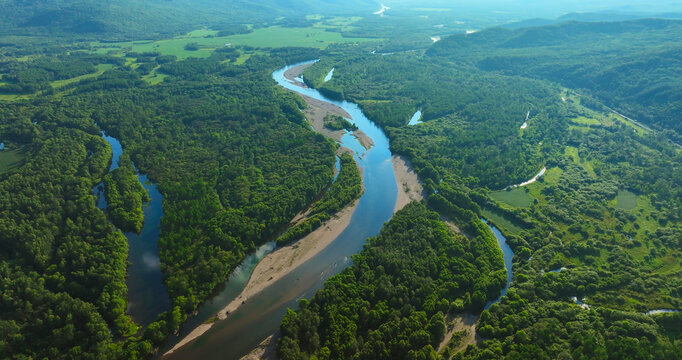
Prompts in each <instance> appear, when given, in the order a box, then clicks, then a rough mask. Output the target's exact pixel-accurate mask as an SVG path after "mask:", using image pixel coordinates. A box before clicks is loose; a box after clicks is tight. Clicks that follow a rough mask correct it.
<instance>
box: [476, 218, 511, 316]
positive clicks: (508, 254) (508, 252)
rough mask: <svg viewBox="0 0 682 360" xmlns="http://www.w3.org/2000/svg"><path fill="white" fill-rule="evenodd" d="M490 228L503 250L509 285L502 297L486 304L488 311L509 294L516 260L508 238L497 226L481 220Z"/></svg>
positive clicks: (501, 294)
mask: <svg viewBox="0 0 682 360" xmlns="http://www.w3.org/2000/svg"><path fill="white" fill-rule="evenodd" d="M481 221H483V222H484V223H485V224H486V225H488V227H489V228H490V230H492V231H493V234H495V238H496V239H497V244H498V245H500V249H502V256H503V257H504V267H505V269H506V270H507V284H506V285H505V286H504V289H502V291H501V292H500V296H499V297H498V298H497V299H495V300H493V301H489V302H488V303H487V304H485V309H488V308H489V307H490V306H491V305H492V304H494V303H496V302H498V301H500V300H501V299H502V297H503V296H504V295H505V294H507V290H509V285H510V284H511V281H512V279H513V278H514V273H513V272H512V259H513V258H514V252H513V251H512V249H511V247H509V244H507V238H505V237H504V235H502V233H501V232H500V230H498V229H497V228H496V227H495V226H493V225H491V224H489V223H488V222H487V221H486V220H485V219H481Z"/></svg>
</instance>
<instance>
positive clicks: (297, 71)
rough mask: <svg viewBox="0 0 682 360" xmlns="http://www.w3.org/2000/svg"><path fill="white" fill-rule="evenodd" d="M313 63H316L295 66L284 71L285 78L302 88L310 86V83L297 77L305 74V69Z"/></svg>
mask: <svg viewBox="0 0 682 360" xmlns="http://www.w3.org/2000/svg"><path fill="white" fill-rule="evenodd" d="M313 64H314V63H310V64H303V65H299V66H294V67H292V68H291V69H289V70H287V71H285V72H284V78H285V79H287V80H289V82H290V83H292V84H294V85H298V86H300V87H302V88H308V85H306V84H304V83H302V82H300V81H298V80H296V78H297V77H299V76H301V74H303V71H304V70H305V69H307V68H309V67H310V66H312V65H313Z"/></svg>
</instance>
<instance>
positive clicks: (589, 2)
mask: <svg viewBox="0 0 682 360" xmlns="http://www.w3.org/2000/svg"><path fill="white" fill-rule="evenodd" d="M377 2H380V3H381V2H382V3H384V4H386V5H387V6H394V7H429V6H433V7H448V8H469V9H478V10H489V11H498V12H511V13H514V14H517V15H524V14H525V15H527V16H525V17H536V16H543V17H550V16H551V17H556V16H560V15H562V14H565V13H568V12H587V11H601V10H619V11H624V12H632V11H636V12H682V0H646V1H642V0H561V1H556V0H474V1H472V0H385V1H383V0H378V1H377Z"/></svg>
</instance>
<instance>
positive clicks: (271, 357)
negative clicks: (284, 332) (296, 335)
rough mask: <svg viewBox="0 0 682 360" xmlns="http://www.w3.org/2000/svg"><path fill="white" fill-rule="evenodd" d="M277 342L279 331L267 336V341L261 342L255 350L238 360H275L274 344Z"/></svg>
mask: <svg viewBox="0 0 682 360" xmlns="http://www.w3.org/2000/svg"><path fill="white" fill-rule="evenodd" d="M277 340H279V330H278V331H277V332H276V333H274V334H272V335H270V336H268V337H267V339H265V340H263V342H261V343H260V344H259V345H258V346H257V347H256V348H255V349H253V350H252V351H251V352H250V353H249V354H248V355H246V356H243V357H242V358H241V359H240V360H276V359H277V354H276V353H275V344H277Z"/></svg>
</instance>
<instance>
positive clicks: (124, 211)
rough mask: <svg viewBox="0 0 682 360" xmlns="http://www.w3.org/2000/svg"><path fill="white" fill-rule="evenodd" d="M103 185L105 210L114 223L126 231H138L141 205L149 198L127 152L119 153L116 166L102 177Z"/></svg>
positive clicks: (141, 220)
mask: <svg viewBox="0 0 682 360" xmlns="http://www.w3.org/2000/svg"><path fill="white" fill-rule="evenodd" d="M104 187H105V189H106V191H105V192H104V194H105V197H106V199H107V212H108V214H109V216H110V217H111V221H112V222H113V223H114V225H116V227H117V228H119V229H121V230H123V231H126V232H134V233H139V232H140V231H141V230H142V225H143V224H144V213H143V211H142V206H143V205H144V204H145V203H148V202H149V200H151V199H150V198H149V194H148V193H147V190H145V188H144V187H143V186H142V184H140V181H139V180H138V178H137V174H136V171H135V168H134V166H133V163H132V161H130V157H129V156H128V155H127V154H121V156H120V157H119V159H118V168H116V169H114V170H113V171H112V172H111V173H109V174H107V175H106V176H105V177H104Z"/></svg>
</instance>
